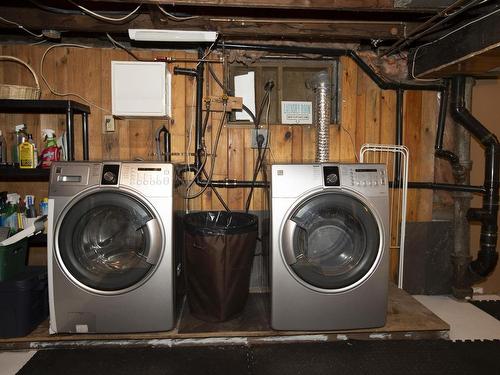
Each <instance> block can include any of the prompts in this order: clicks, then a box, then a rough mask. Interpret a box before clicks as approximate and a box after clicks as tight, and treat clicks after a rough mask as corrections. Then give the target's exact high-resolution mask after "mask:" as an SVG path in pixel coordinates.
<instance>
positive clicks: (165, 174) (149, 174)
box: [120, 163, 173, 194]
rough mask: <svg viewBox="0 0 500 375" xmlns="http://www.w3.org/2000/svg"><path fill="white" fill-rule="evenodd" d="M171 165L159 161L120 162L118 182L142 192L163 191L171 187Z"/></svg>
mask: <svg viewBox="0 0 500 375" xmlns="http://www.w3.org/2000/svg"><path fill="white" fill-rule="evenodd" d="M172 173H173V171H172V165H171V164H159V163H151V164H145V163H140V164H138V163H122V165H121V173H120V184H121V185H126V186H130V187H133V188H135V189H137V190H140V191H141V192H144V193H149V194H155V193H163V194H164V193H165V188H166V187H168V188H169V190H170V189H171V181H172V180H171V179H172V176H171V175H172Z"/></svg>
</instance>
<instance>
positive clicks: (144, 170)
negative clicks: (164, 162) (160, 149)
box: [137, 168, 161, 172]
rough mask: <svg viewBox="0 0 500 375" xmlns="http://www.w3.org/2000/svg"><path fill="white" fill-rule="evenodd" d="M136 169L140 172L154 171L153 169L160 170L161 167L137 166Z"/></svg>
mask: <svg viewBox="0 0 500 375" xmlns="http://www.w3.org/2000/svg"><path fill="white" fill-rule="evenodd" d="M137 170H138V171H141V172H155V171H159V172H161V168H137Z"/></svg>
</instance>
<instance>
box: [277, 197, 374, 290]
mask: <svg viewBox="0 0 500 375" xmlns="http://www.w3.org/2000/svg"><path fill="white" fill-rule="evenodd" d="M379 248H380V230H379V226H378V224H377V220H376V219H375V217H374V216H373V214H372V212H371V211H370V210H369V208H368V207H367V206H366V205H365V204H364V203H363V202H362V201H360V200H359V199H357V198H356V197H354V196H351V195H348V194H345V193H342V192H329V193H322V194H318V195H315V196H313V197H311V198H309V199H307V200H305V201H304V202H302V203H301V204H300V205H299V206H298V207H297V208H296V209H295V210H294V211H293V212H292V214H291V215H290V217H289V218H288V220H287V221H286V222H285V225H284V227H283V235H282V249H283V255H284V257H285V260H286V262H287V263H288V265H289V266H290V268H291V269H292V271H293V272H294V273H295V274H296V275H297V276H298V277H299V278H300V279H301V280H303V281H304V282H305V283H307V284H309V285H312V286H314V287H316V288H321V289H342V288H346V287H349V286H352V285H353V284H355V283H356V282H357V281H359V280H361V279H362V278H363V277H364V276H365V275H366V274H367V273H368V272H369V270H370V269H371V267H372V266H373V264H374V262H375V261H376V259H377V255H378V252H379Z"/></svg>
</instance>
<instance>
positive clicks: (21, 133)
mask: <svg viewBox="0 0 500 375" xmlns="http://www.w3.org/2000/svg"><path fill="white" fill-rule="evenodd" d="M15 129H16V141H15V143H14V144H13V145H12V161H13V162H14V163H16V164H19V145H21V144H22V143H24V141H26V139H27V138H28V134H26V125H25V124H19V125H16V127H15Z"/></svg>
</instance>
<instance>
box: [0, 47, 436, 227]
mask: <svg viewBox="0 0 500 375" xmlns="http://www.w3.org/2000/svg"><path fill="white" fill-rule="evenodd" d="M46 49H47V47H46V46H43V45H40V46H28V45H4V46H2V47H1V53H2V54H3V55H12V56H16V57H18V58H20V59H22V60H24V61H27V62H28V63H29V64H31V66H32V67H33V68H34V69H35V71H36V72H37V74H38V75H39V77H40V81H41V86H42V98H43V99H59V98H61V97H58V96H56V95H54V94H52V93H51V92H50V91H49V90H48V88H47V85H46V84H45V83H44V82H42V80H41V76H40V60H41V58H42V55H43V54H44V52H45V51H46ZM135 53H136V54H137V55H139V56H140V57H141V58H147V59H152V58H154V57H157V56H171V57H179V58H182V57H193V58H194V57H195V55H194V54H193V53H191V52H179V51H166V52H165V51H144V50H142V51H135ZM112 60H131V58H130V56H129V55H127V54H126V53H125V52H123V51H121V50H117V49H108V48H89V49H84V48H67V47H61V48H54V49H52V50H51V51H50V52H49V53H48V54H47V55H46V58H45V63H44V69H43V70H44V74H45V77H46V79H47V81H48V82H49V84H50V85H51V86H52V88H53V89H54V90H56V91H59V92H71V93H76V94H79V95H81V96H83V97H84V98H86V99H87V100H89V101H91V102H92V103H94V104H95V105H91V110H92V114H91V116H90V147H91V149H90V157H91V159H92V160H100V159H103V160H132V159H137V158H141V159H144V160H154V159H155V157H156V156H155V155H154V133H155V130H156V129H157V128H158V127H160V126H161V125H164V124H165V125H167V127H168V129H169V130H170V132H171V133H172V151H173V153H174V156H173V158H172V159H173V161H174V162H178V163H186V162H192V160H193V158H192V153H193V152H194V117H195V116H194V115H195V81H194V79H193V78H189V77H185V76H177V75H176V76H173V88H172V97H173V116H172V117H173V119H172V121H171V122H170V121H167V120H151V119H118V120H116V131H115V132H113V133H105V132H104V131H103V116H104V115H105V114H108V113H110V109H111V64H110V62H111V61H112ZM173 65H174V64H171V65H170V66H169V69H173ZM175 65H176V66H182V67H194V66H195V64H194V63H176V64H175ZM213 67H214V69H215V71H216V72H217V74H218V75H219V76H221V77H222V73H223V71H222V70H223V67H222V65H221V64H214V65H213ZM340 69H341V70H340V71H341V101H342V102H341V111H342V113H341V118H342V120H341V126H340V127H339V126H332V127H331V133H330V138H331V142H330V156H331V160H332V161H346V162H353V161H355V160H356V159H355V153H356V152H358V151H359V148H360V146H361V145H362V144H364V143H386V144H393V143H394V139H395V109H396V97H395V92H394V91H383V90H380V89H379V88H378V87H377V86H376V85H375V84H374V83H373V82H372V81H371V80H370V78H369V77H368V76H366V75H365V74H364V73H363V72H362V71H360V70H359V69H358V68H357V66H356V64H355V63H354V62H353V61H352V60H350V59H348V58H342V59H341V68H340ZM0 82H4V83H18V84H27V85H30V84H31V83H32V79H31V78H30V76H29V73H27V71H26V70H25V69H24V68H23V67H21V66H17V65H16V64H13V63H3V62H0ZM205 92H206V94H208V95H220V94H221V93H222V91H221V89H220V88H219V87H218V86H217V85H216V84H215V82H214V81H213V80H212V79H207V80H206V85H205ZM63 98H70V99H74V100H78V101H81V99H80V98H78V97H75V96H65V97H63ZM437 106H438V101H437V96H436V94H435V93H433V92H420V91H414V92H406V94H405V108H404V124H405V127H404V141H405V144H406V145H407V146H408V148H409V150H410V180H413V181H433V180H434V152H433V145H434V138H435V131H436V120H437ZM0 116H1V117H0V129H2V130H3V131H4V132H5V133H7V139H8V141H11V140H12V139H11V137H12V135H13V128H14V125H16V124H17V123H20V122H25V123H26V124H27V125H28V128H29V130H30V132H32V133H33V135H34V138H35V140H36V142H37V143H38V147H39V149H41V148H42V147H43V145H42V140H41V135H40V131H41V129H42V128H45V127H51V128H56V130H57V133H58V134H61V132H62V131H63V130H64V117H62V116H55V115H29V116H26V115H5V114H2V115H0ZM220 118H221V114H220V113H212V114H211V119H210V122H209V126H208V128H207V137H206V138H207V145H208V148H209V149H210V148H211V145H212V143H213V141H214V137H215V133H216V129H217V125H218V123H219V121H220ZM79 126H81V125H80V123H79V122H78V121H77V130H76V155H77V157H80V156H81V142H80V138H79V137H80V128H79ZM250 144H251V142H250V128H244V127H231V128H228V127H224V129H223V131H222V137H221V141H220V144H219V149H218V151H217V162H216V166H215V171H214V177H213V178H214V179H224V178H229V179H251V177H252V172H253V165H254V161H255V158H256V151H255V150H252V149H251V148H250ZM270 145H271V147H270V152H269V153H268V156H269V161H270V162H271V163H283V162H293V163H306V162H312V161H314V155H315V152H314V150H315V129H314V127H312V126H285V125H271V135H270ZM259 177H260V176H259ZM21 185H22V184H14V185H11V184H9V186H8V188H9V190H12V189H15V188H18V189H20V190H22V191H24V192H26V190H29V189H27V188H26V186H25V185H24V186H21ZM40 189H42V192H40V191H39V192H38V194H43V185H42V187H41V188H39V190H40ZM195 190H196V189H193V192H194V191H195ZM219 191H220V193H221V195H222V196H223V197H224V199H225V200H226V201H227V202H228V204H229V206H230V208H231V209H235V210H237V209H243V208H244V205H245V199H246V194H247V190H246V189H219ZM190 207H191V208H192V209H218V208H220V207H221V205H220V203H219V202H218V200H217V198H216V197H215V195H213V194H211V192H210V191H209V190H207V192H206V193H205V194H204V195H203V196H202V197H200V198H197V199H194V200H193V201H192V202H191V204H190ZM264 207H265V204H264V194H263V192H262V191H261V190H260V189H257V190H256V192H255V196H254V199H253V201H252V205H251V209H252V210H260V209H263V208H264ZM408 219H409V220H410V221H427V220H431V219H432V192H431V191H425V190H420V191H410V193H409V206H408Z"/></svg>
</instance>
